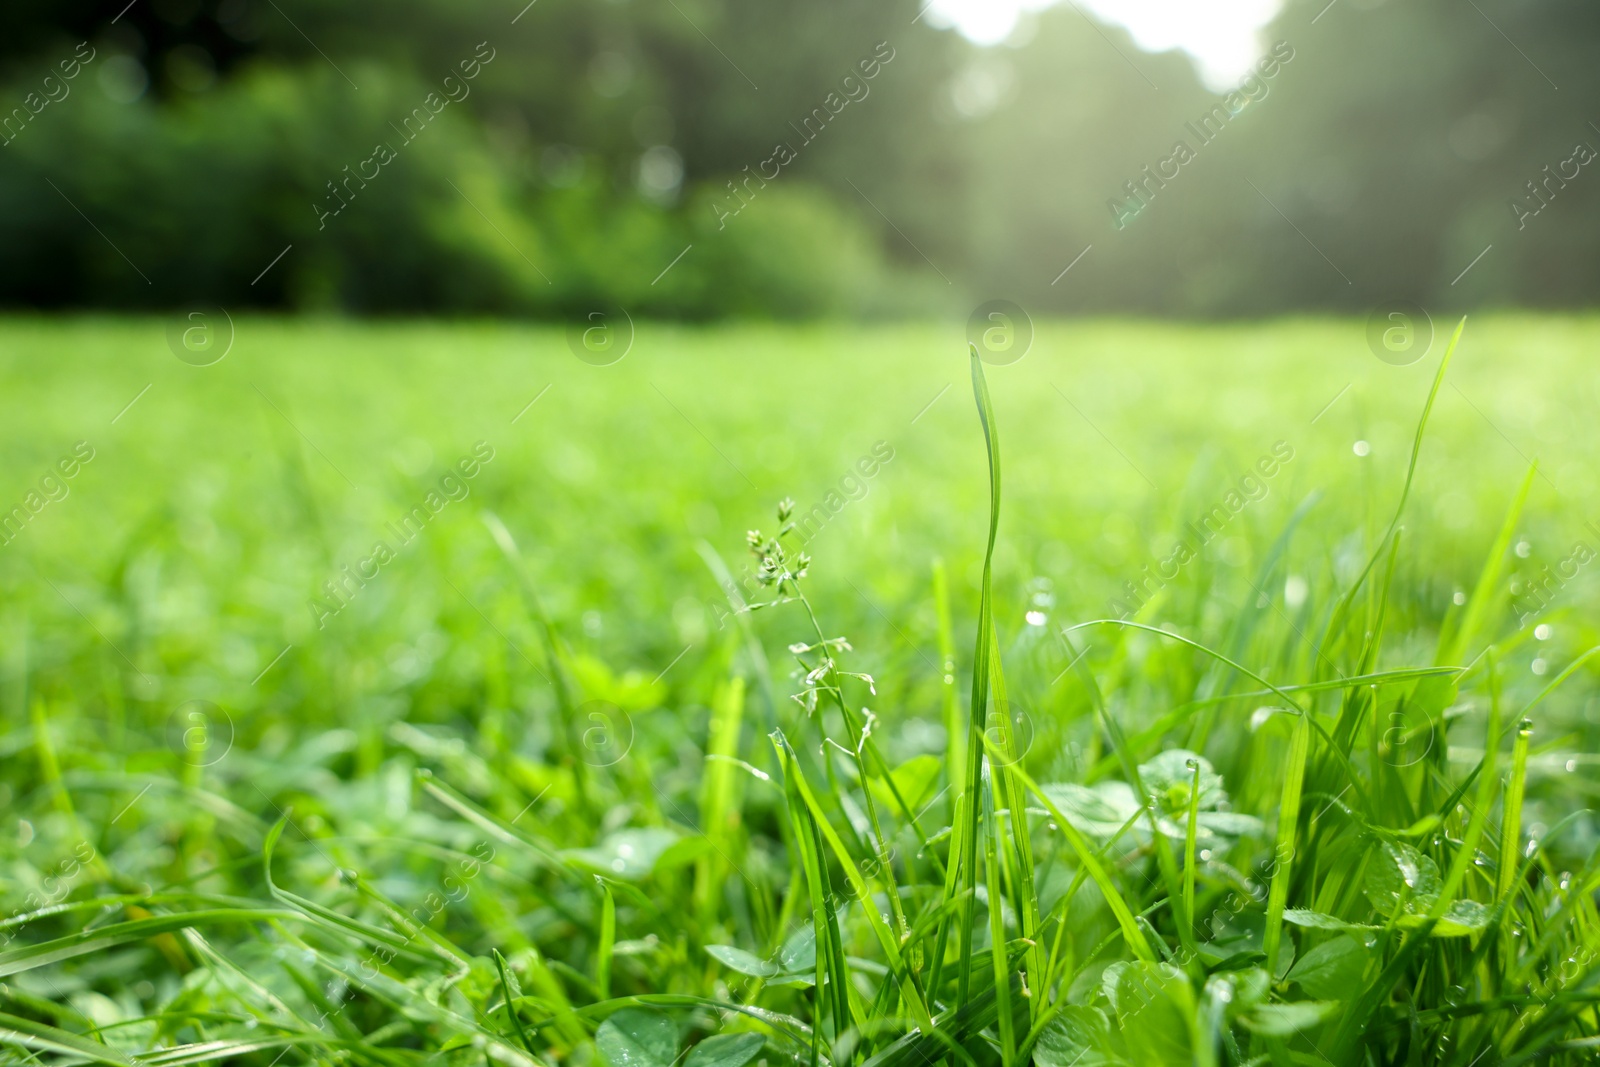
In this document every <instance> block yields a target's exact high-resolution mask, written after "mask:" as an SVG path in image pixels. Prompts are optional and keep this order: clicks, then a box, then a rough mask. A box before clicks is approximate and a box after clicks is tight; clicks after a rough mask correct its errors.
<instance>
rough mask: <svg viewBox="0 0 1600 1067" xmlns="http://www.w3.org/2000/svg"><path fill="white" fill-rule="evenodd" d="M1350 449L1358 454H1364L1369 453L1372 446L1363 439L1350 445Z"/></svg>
mask: <svg viewBox="0 0 1600 1067" xmlns="http://www.w3.org/2000/svg"><path fill="white" fill-rule="evenodd" d="M1350 450H1351V451H1352V452H1354V453H1355V454H1356V455H1358V456H1365V455H1369V454H1371V452H1372V446H1371V445H1369V444H1367V442H1365V441H1357V442H1356V443H1355V444H1354V445H1352V446H1351V447H1350Z"/></svg>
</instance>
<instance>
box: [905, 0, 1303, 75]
mask: <svg viewBox="0 0 1600 1067" xmlns="http://www.w3.org/2000/svg"><path fill="white" fill-rule="evenodd" d="M1055 2H1056V0H931V3H930V4H929V5H928V12H927V16H926V17H927V18H928V20H929V21H930V22H932V23H933V24H934V25H935V26H953V27H954V28H955V29H957V30H959V31H960V32H961V33H962V34H963V35H964V36H966V37H967V38H969V39H971V40H973V41H976V42H978V43H979V44H999V43H1000V42H1001V41H1003V40H1005V39H1006V38H1007V37H1008V36H1009V35H1010V34H1011V31H1012V30H1013V29H1014V28H1015V27H1016V24H1017V18H1018V16H1019V15H1020V14H1021V13H1022V12H1023V11H1037V10H1040V9H1041V8H1046V7H1050V6H1052V5H1053V4H1054V3H1055ZM1068 2H1073V3H1076V4H1077V6H1078V7H1079V8H1080V9H1082V10H1083V11H1086V12H1087V13H1088V14H1090V15H1092V16H1094V17H1095V18H1097V19H1099V20H1100V21H1101V22H1105V23H1110V24H1113V25H1118V26H1123V27H1126V28H1127V30H1128V32H1129V33H1130V34H1132V35H1133V40H1134V43H1136V44H1137V45H1138V46H1139V47H1140V48H1142V49H1144V50H1145V51H1147V52H1165V51H1168V50H1169V49H1173V48H1181V49H1183V50H1184V51H1186V52H1188V53H1189V54H1190V55H1191V56H1192V57H1193V58H1194V61H1195V66H1196V67H1197V68H1199V71H1200V76H1201V77H1202V78H1203V79H1204V80H1205V82H1206V84H1208V85H1209V86H1211V87H1212V88H1213V89H1222V88H1225V87H1231V86H1232V85H1234V84H1236V83H1237V82H1238V80H1239V79H1240V78H1241V77H1243V76H1244V74H1245V73H1246V71H1247V69H1248V68H1249V67H1250V65H1251V64H1252V63H1253V62H1255V60H1256V59H1258V58H1260V55H1261V52H1262V50H1263V49H1262V45H1263V44H1264V43H1265V42H1264V41H1263V40H1261V32H1262V30H1263V28H1264V27H1265V26H1266V25H1267V23H1268V22H1270V21H1271V20H1272V18H1273V16H1275V15H1276V14H1277V13H1278V10H1279V8H1280V7H1282V0H1209V2H1202V0H1068Z"/></svg>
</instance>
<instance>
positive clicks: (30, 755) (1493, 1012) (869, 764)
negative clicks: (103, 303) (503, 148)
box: [0, 316, 1600, 1067]
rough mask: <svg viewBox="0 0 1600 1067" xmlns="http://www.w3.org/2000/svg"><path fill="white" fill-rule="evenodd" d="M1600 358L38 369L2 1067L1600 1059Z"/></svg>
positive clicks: (1146, 345)
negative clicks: (1182, 547) (13, 1065)
mask: <svg viewBox="0 0 1600 1067" xmlns="http://www.w3.org/2000/svg"><path fill="white" fill-rule="evenodd" d="M1597 340H1600V323H1596V322H1595V321H1593V320H1587V319H1540V318H1530V317H1513V316H1503V317H1492V316H1491V317H1485V318H1483V319H1481V320H1480V319H1477V318H1475V319H1474V320H1473V321H1472V322H1471V323H1469V324H1468V325H1467V327H1466V329H1465V332H1464V334H1463V335H1462V339H1461V341H1460V344H1459V346H1458V347H1457V348H1456V349H1455V350H1454V354H1453V356H1452V358H1451V359H1450V361H1449V366H1448V367H1447V368H1445V367H1442V366H1441V363H1442V360H1441V356H1442V354H1443V351H1444V348H1445V341H1446V337H1445V336H1444V335H1443V333H1441V336H1440V337H1439V339H1438V341H1437V343H1436V345H1435V348H1434V350H1433V352H1432V354H1431V355H1430V356H1429V357H1428V358H1427V359H1425V360H1423V361H1422V362H1420V363H1418V364H1416V365H1414V366H1411V367H1406V368H1395V367H1390V366H1388V365H1386V364H1383V363H1380V362H1379V361H1378V360H1376V359H1374V358H1373V357H1372V356H1371V355H1370V354H1369V353H1368V352H1367V351H1366V349H1365V346H1364V343H1363V341H1362V324H1361V323H1356V322H1339V321H1304V322H1283V323H1276V324H1269V325H1261V326H1207V327H1196V326H1182V325H1149V324H1144V325H1141V324H1131V323H1076V324H1066V323H1059V324H1041V328H1040V331H1039V336H1038V340H1037V341H1036V344H1035V349H1034V351H1033V352H1032V353H1030V354H1029V356H1028V357H1027V358H1026V359H1024V360H1023V361H1022V362H1020V363H1018V364H1015V365H1013V366H1009V367H987V368H984V367H981V366H973V365H970V364H969V360H968V359H967V357H966V356H964V355H963V348H964V343H963V340H962V336H961V330H960V328H959V325H951V326H933V325H929V326H921V327H872V328H867V327H845V326H838V327H813V328H807V329H778V328H769V327H758V326H751V327H737V328H735V327H726V328H718V329H706V330H694V329H687V328H677V327H664V326H652V325H649V324H643V325H641V326H640V328H639V333H638V337H637V339H636V341H635V345H634V348H633V350H632V351H631V352H630V353H629V355H628V357H627V358H626V359H624V360H623V361H622V362H621V363H619V364H617V365H615V366H613V367H607V368H595V367H591V366H588V365H585V364H583V363H581V362H579V361H578V360H576V359H574V358H573V357H572V356H571V355H570V354H569V353H568V352H567V351H566V348H565V344H564V342H563V340H562V338H561V336H560V334H559V333H555V332H551V331H541V330H531V329H530V330H524V329H519V328H514V327H511V326H507V325H492V324H473V323H463V324H455V325H447V324H425V323H424V324H355V323H347V322H338V321H328V322H320V323H293V322H281V321H271V320H244V321H241V322H240V323H239V325H238V335H237V339H236V342H235V346H234V348H233V350H232V351H231V352H230V353H229V355H228V357H227V358H226V359H225V360H223V361H222V362H221V363H219V364H217V365H215V366H213V367H208V368H195V367H190V366H187V365H185V364H182V363H180V362H178V361H177V360H175V359H174V358H173V357H172V356H171V355H170V353H168V352H167V351H166V347H165V341H164V337H163V324H161V323H159V322H143V321H137V322H131V321H119V320H105V321H94V320H70V321H67V320H61V321H57V320H11V321H9V322H5V323H0V381H3V384H4V386H5V388H6V395H7V397H8V398H9V400H10V403H9V404H8V405H7V410H8V414H9V416H10V417H9V419H8V421H7V423H6V424H5V425H4V428H3V429H0V449H3V450H4V454H5V458H6V468H5V469H6V472H7V473H6V477H5V479H4V482H3V485H0V489H3V491H4V494H5V496H4V497H0V511H3V510H6V509H9V508H10V506H11V504H10V503H9V502H11V501H14V502H17V503H19V504H21V505H23V506H24V508H26V507H27V506H28V494H29V493H30V491H34V490H37V491H38V492H39V494H40V495H39V496H38V497H36V498H35V504H36V505H37V506H38V510H37V513H36V514H32V515H31V517H30V518H29V519H28V520H27V521H26V522H25V523H23V524H22V526H21V528H20V531H19V532H16V533H15V536H13V537H12V538H11V540H10V541H9V543H7V544H5V546H4V547H3V548H0V588H3V591H4V594H5V599H4V606H3V608H0V634H3V635H4V642H3V644H0V649H3V650H4V657H3V659H0V700H3V704H0V706H3V708H4V712H3V717H0V770H3V774H0V801H3V803H4V810H5V821H4V823H3V824H0V863H3V864H4V867H3V870H4V881H3V883H0V886H3V889H0V893H3V897H0V905H3V908H4V913H3V915H0V930H3V931H4V944H3V945H0V1016H3V1017H0V1056H3V1057H5V1058H6V1061H7V1062H11V1061H16V1062H29V1063H36V1062H43V1063H62V1064H73V1063H89V1062H98V1063H108V1064H117V1065H119V1067H129V1065H130V1064H135V1063H136V1064H140V1065H143V1067H179V1065H184V1064H189V1063H203V1062H211V1061H216V1062H227V1063H236V1064H245V1065H248V1067H272V1065H274V1064H285V1065H293V1067H298V1065H300V1064H309V1063H315V1064H334V1063H340V1062H351V1063H360V1064H370V1065H374V1067H408V1065H419V1067H420V1065H422V1064H451V1065H454V1064H457V1063H460V1064H472V1065H479V1064H484V1063H501V1064H522V1063H526V1062H527V1061H528V1060H529V1059H532V1060H533V1061H536V1062H541V1063H548V1064H555V1063H559V1062H568V1061H570V1062H573V1063H577V1064H590V1063H594V1064H607V1065H610V1067H671V1065H673V1064H676V1063H681V1064H683V1065H685V1067H744V1065H745V1064H747V1063H756V1064H759V1063H760V1062H761V1061H763V1060H764V1061H765V1062H766V1063H767V1064H769V1065H774V1067H775V1065H778V1064H785V1063H793V1064H809V1065H820V1064H823V1063H828V1064H838V1065H845V1064H850V1065H864V1064H870V1065H872V1067H891V1065H893V1067H922V1065H925V1064H930V1063H937V1062H940V1061H941V1060H942V1061H945V1062H948V1063H951V1064H958V1063H959V1064H1004V1065H1007V1067H1009V1065H1011V1064H1023V1063H1027V1062H1030V1061H1031V1062H1034V1063H1038V1064H1042V1065H1046V1067H1074V1065H1076V1067H1089V1065H1090V1064H1123V1063H1126V1064H1137V1065H1144V1064H1201V1065H1212V1064H1215V1065H1222V1064H1238V1063H1256V1064H1272V1065H1274V1067H1276V1065H1279V1064H1300V1063H1324V1062H1328V1063H1335V1064H1341V1065H1342V1064H1352V1065H1355V1064H1385V1065H1387V1064H1439V1065H1453V1067H1478V1065H1482V1067H1487V1065H1490V1064H1515V1063H1533V1062H1538V1063H1565V1064H1577V1063H1586V1062H1592V1060H1593V1058H1594V1056H1595V1055H1596V1049H1597V1048H1600V1016H1597V1008H1596V998H1597V996H1600V992H1597V991H1600V972H1597V966H1600V914H1597V911H1596V890H1597V888H1600V862H1597V861H1596V859H1595V843H1596V825H1595V820H1594V818H1593V816H1592V815H1591V814H1590V812H1589V811H1588V810H1587V809H1586V806H1587V805H1588V804H1589V803H1590V802H1591V798H1592V796H1593V794H1594V793H1595V792H1596V787H1595V785H1594V773H1593V769H1594V766H1595V757H1594V756H1593V753H1594V752H1595V751H1596V750H1597V744H1596V742H1597V739H1600V685H1597V674H1596V671H1595V665H1596V661H1595V660H1593V659H1590V658H1589V656H1588V653H1589V650H1591V649H1592V648H1594V647H1595V646H1596V645H1600V635H1597V633H1596V627H1595V624H1594V622H1593V620H1594V618H1595V617H1596V616H1595V612H1594V609H1595V607H1596V604H1597V597H1596V595H1595V586H1594V579H1593V576H1592V573H1593V568H1592V567H1591V566H1590V564H1591V562H1592V557H1593V550H1594V547H1595V546H1596V545H1597V543H1600V534H1597V533H1596V531H1595V530H1594V529H1593V528H1592V526H1591V525H1590V524H1591V522H1592V521H1593V520H1594V519H1595V518H1596V517H1597V516H1600V508H1596V506H1595V505H1596V503H1597V502H1600V483H1597V481H1596V475H1595V473H1594V469H1593V464H1592V457H1593V456H1594V455H1595V454H1596V453H1597V447H1600V431H1597V429H1596V426H1595V424H1594V420H1593V419H1592V417H1591V415H1590V413H1591V412H1592V411H1593V410H1594V402H1595V400H1596V396H1595V392H1596V381H1595V377H1594V371H1593V369H1592V366H1591V363H1592V361H1590V360H1589V359H1588V357H1587V355H1586V354H1587V353H1588V352H1591V351H1592V350H1593V346H1594V344H1595V342H1596V341H1597ZM980 372H982V373H980ZM146 386H148V387H149V388H148V390H146ZM547 386H548V390H546V387H547ZM536 397H537V398H538V399H537V402H536V403H533V404H532V406H531V407H530V406H527V405H528V404H529V402H530V401H532V400H534V399H535V398H536ZM135 398H137V399H136V402H134V403H133V404H132V406H131V407H129V406H127V405H128V404H129V402H130V401H135ZM1424 412H1426V419H1425V421H1426V426H1425V428H1421V423H1422V422H1423V421H1424ZM119 413H120V414H119ZM980 416H981V417H980ZM113 419H114V420H115V421H113ZM513 420H515V421H513ZM1424 429H1425V432H1423V430H1424ZM79 442H85V444H84V445H82V446H78V443H79ZM480 442H481V444H480ZM75 446H78V448H79V451H78V452H77V453H76V454H74V448H75ZM90 449H92V458H91V459H88V460H87V461H86V462H85V461H84V459H83V457H85V456H86V455H88V454H89V451H88V450H90ZM74 457H75V458H76V460H77V462H76V463H74V462H72V461H71V460H72V459H73V458H74ZM1535 458H1537V459H1538V461H1539V463H1538V467H1537V469H1534V468H1533V467H1532V461H1533V460H1534V459H1535ZM63 460H66V461H67V462H65V463H64V465H63V466H62V467H61V468H59V470H62V471H65V470H72V471H73V474H72V476H71V477H70V478H64V479H63V481H61V482H56V481H46V482H45V483H44V484H43V485H42V486H41V479H44V478H45V477H46V476H47V475H49V473H50V472H51V471H52V470H58V468H57V467H56V464H57V463H58V461H63ZM458 464H464V465H463V466H458ZM452 471H455V472H457V473H455V474H451V472H452ZM1269 472H1270V473H1269ZM469 474H470V476H469ZM1247 475H1249V476H1250V477H1249V478H1248V479H1247V478H1246V476H1247ZM63 488H64V489H65V490H66V492H65V495H62V489H63ZM1230 491H1237V492H1238V493H1239V495H1238V496H1237V497H1236V498H1234V499H1233V502H1232V503H1230V500H1229V495H1228V494H1229V493H1230ZM430 493H434V494H435V496H434V497H433V501H432V505H431V506H430V503H429V494H430ZM830 494H832V495H830ZM47 496H55V497H59V499H53V500H50V501H49V502H48V503H44V500H45V499H46V497H47ZM785 498H792V500H793V501H794V503H788V502H785V503H782V504H779V503H778V502H779V501H780V500H785ZM414 506H420V507H422V508H423V509H424V512H425V513H426V522H425V524H424V525H423V526H422V528H421V532H420V533H418V534H416V536H414V537H412V538H411V539H410V540H409V541H405V543H402V541H403V540H404V539H403V538H402V537H401V536H399V535H397V534H396V533H395V532H394V526H396V525H398V524H399V523H401V522H402V517H403V516H404V515H405V514H407V513H408V512H409V511H410V509H412V508H413V507H414ZM1218 506H1220V507H1221V508H1222V511H1221V512H1220V513H1215V514H1220V515H1221V516H1223V517H1222V518H1221V519H1217V518H1214V519H1213V523H1214V524H1215V525H1220V527H1221V529H1220V533H1218V534H1217V535H1216V536H1214V537H1212V538H1210V539H1209V540H1208V541H1207V542H1206V543H1205V544H1203V545H1201V546H1199V547H1198V549H1197V551H1195V552H1194V553H1193V558H1192V559H1191V558H1186V557H1185V558H1182V559H1181V560H1180V557H1179V554H1178V553H1176V552H1175V551H1174V545H1175V543H1177V542H1178V541H1179V540H1180V539H1181V538H1183V537H1184V536H1185V530H1186V529H1189V524H1190V523H1194V522H1198V521H1199V520H1200V519H1201V517H1202V516H1204V515H1206V514H1208V513H1213V509H1214V508H1216V507H1218ZM817 507H820V508H821V510H820V511H818V510H816V508H817ZM775 508H776V509H777V510H776V511H775V510H774V509H775ZM747 531H759V532H751V533H748V534H747ZM379 541H383V542H385V544H386V545H387V548H388V551H386V552H379V551H378V550H377V545H376V542H379ZM1578 542H1582V549H1581V550H1580V548H1579V547H1578V546H1577V543H1578ZM1174 566H1175V567H1176V568H1177V571H1176V574H1175V575H1173V574H1172V571H1171V568H1172V567H1174ZM1147 567H1148V568H1149V571H1148V572H1147V571H1146V568H1147ZM1163 567H1165V568H1168V570H1167V574H1168V575H1169V577H1168V578H1167V579H1165V580H1159V579H1151V580H1150V581H1149V583H1148V584H1147V585H1146V587H1145V589H1144V591H1143V594H1142V595H1141V596H1140V597H1139V598H1137V599H1134V598H1131V597H1130V595H1129V593H1128V591H1127V589H1126V587H1125V584H1124V583H1127V582H1135V583H1138V582H1144V581H1146V575H1147V573H1150V572H1159V571H1161V570H1162V568H1163ZM1545 567H1548V568H1550V570H1549V571H1548V572H1545V571H1544V570H1543V568H1545ZM346 568H348V569H349V570H348V571H347V570H346ZM351 572H355V573H365V574H367V575H369V577H367V578H365V579H363V580H357V579H356V578H350V577H347V574H348V573H351ZM1546 573H1548V574H1549V575H1550V576H1551V577H1550V580H1549V585H1548V587H1547V589H1548V594H1547V595H1546V596H1545V598H1544V599H1545V600H1546V601H1547V602H1546V603H1543V604H1535V603H1534V602H1533V601H1532V600H1530V593H1529V588H1530V584H1531V583H1532V582H1534V581H1535V580H1542V579H1543V578H1544V577H1545V575H1546ZM327 583H342V585H343V592H340V591H339V589H338V586H337V585H335V586H333V587H331V588H330V586H329V585H328V584H327ZM1530 609H1531V610H1530ZM1524 616H1525V617H1524Z"/></svg>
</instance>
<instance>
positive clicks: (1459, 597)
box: [1450, 589, 1467, 604]
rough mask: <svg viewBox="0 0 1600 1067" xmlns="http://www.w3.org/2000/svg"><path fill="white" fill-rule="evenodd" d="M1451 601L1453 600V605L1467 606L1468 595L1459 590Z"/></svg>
mask: <svg viewBox="0 0 1600 1067" xmlns="http://www.w3.org/2000/svg"><path fill="white" fill-rule="evenodd" d="M1450 600H1451V602H1452V603H1456V604H1465V603H1466V602H1467V594H1465V593H1463V592H1462V591H1461V590H1459V589H1457V590H1456V592H1455V595H1454V596H1452V597H1451V598H1450Z"/></svg>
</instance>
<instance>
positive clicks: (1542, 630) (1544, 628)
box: [1533, 622, 1551, 641]
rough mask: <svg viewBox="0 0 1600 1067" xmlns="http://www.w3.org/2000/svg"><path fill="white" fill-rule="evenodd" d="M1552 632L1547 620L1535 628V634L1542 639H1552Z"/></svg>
mask: <svg viewBox="0 0 1600 1067" xmlns="http://www.w3.org/2000/svg"><path fill="white" fill-rule="evenodd" d="M1550 633H1551V630H1550V624H1549V623H1547V622H1541V623H1540V624H1539V625H1538V626H1535V627H1534V628H1533V636H1534V637H1535V638H1536V639H1538V640H1540V641H1548V640H1550Z"/></svg>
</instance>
